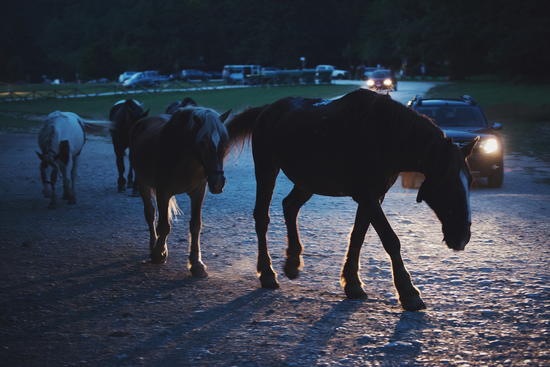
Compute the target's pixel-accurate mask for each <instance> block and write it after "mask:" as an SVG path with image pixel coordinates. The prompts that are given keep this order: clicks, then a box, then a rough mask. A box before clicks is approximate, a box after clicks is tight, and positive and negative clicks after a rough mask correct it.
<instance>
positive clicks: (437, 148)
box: [369, 95, 454, 174]
mask: <svg viewBox="0 0 550 367" xmlns="http://www.w3.org/2000/svg"><path fill="white" fill-rule="evenodd" d="M369 114H374V115H375V116H377V118H379V119H380V118H381V119H382V121H380V123H381V124H382V126H383V127H384V129H387V130H388V131H389V132H391V134H392V135H393V138H392V139H390V140H389V141H387V142H386V144H387V145H388V149H387V150H386V151H387V152H388V155H390V156H391V159H392V161H393V162H396V163H397V162H401V163H403V162H402V161H403V157H405V160H406V162H405V165H406V166H407V167H413V168H416V169H418V170H421V172H422V173H424V174H426V173H427V172H428V173H432V172H437V171H448V170H451V169H452V167H450V166H449V164H452V162H449V161H448V157H449V155H448V154H449V149H450V147H452V143H451V142H450V139H448V138H446V137H445V133H444V132H443V131H442V130H441V129H440V128H439V127H438V126H437V125H436V124H435V122H434V121H433V120H432V119H431V118H429V117H428V116H426V115H423V114H420V113H418V112H417V111H415V110H413V109H410V108H408V107H406V106H404V105H402V104H401V103H399V102H397V101H394V100H392V99H391V98H390V97H389V96H385V95H378V96H376V98H375V99H374V100H373V102H372V105H371V110H370V111H369ZM453 162H454V161H453Z"/></svg>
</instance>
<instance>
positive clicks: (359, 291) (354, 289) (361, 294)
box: [344, 285, 367, 299]
mask: <svg viewBox="0 0 550 367" xmlns="http://www.w3.org/2000/svg"><path fill="white" fill-rule="evenodd" d="M344 292H345V293H346V297H347V298H349V299H364V298H367V293H365V291H364V290H363V288H362V287H361V286H360V285H355V286H351V285H346V286H345V287H344Z"/></svg>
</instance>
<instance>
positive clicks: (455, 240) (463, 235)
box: [443, 223, 472, 251]
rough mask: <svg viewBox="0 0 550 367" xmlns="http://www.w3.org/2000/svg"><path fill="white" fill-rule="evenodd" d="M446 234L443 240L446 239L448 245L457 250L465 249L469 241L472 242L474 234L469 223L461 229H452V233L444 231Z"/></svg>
mask: <svg viewBox="0 0 550 367" xmlns="http://www.w3.org/2000/svg"><path fill="white" fill-rule="evenodd" d="M444 234H445V237H444V238H443V241H445V243H446V244H447V247H449V248H450V249H452V250H455V251H462V250H464V248H465V247H466V245H467V244H468V242H470V237H471V235H472V233H471V232H470V224H469V223H468V224H467V225H466V226H464V227H463V228H462V229H461V230H459V231H452V232H450V233H449V232H448V231H447V232H445V231H444Z"/></svg>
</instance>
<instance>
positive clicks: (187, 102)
mask: <svg viewBox="0 0 550 367" xmlns="http://www.w3.org/2000/svg"><path fill="white" fill-rule="evenodd" d="M187 106H195V107H196V106H198V104H197V102H195V101H194V100H193V98H190V97H185V98H184V99H182V100H181V101H176V102H172V103H170V104H169V105H168V107H166V111H165V113H168V114H170V115H171V114H173V113H174V112H176V111H177V110H178V108H184V107H187Z"/></svg>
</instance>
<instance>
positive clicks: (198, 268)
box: [188, 184, 208, 278]
mask: <svg viewBox="0 0 550 367" xmlns="http://www.w3.org/2000/svg"><path fill="white" fill-rule="evenodd" d="M205 192H206V184H204V185H200V186H199V188H197V189H196V190H194V191H192V192H190V193H188V196H189V198H190V199H191V220H190V221H189V232H190V233H191V244H190V246H189V270H190V271H191V274H192V275H193V276H194V277H197V278H206V277H207V276H208V274H207V272H206V265H204V263H203V262H202V260H201V247H200V232H201V227H202V203H203V201H204V194H205Z"/></svg>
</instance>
